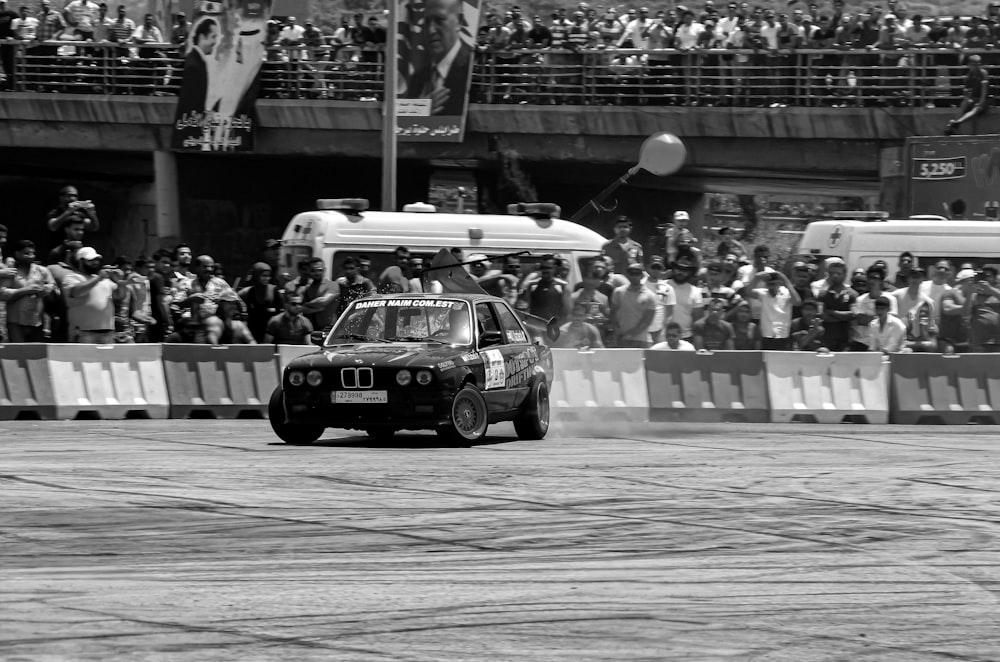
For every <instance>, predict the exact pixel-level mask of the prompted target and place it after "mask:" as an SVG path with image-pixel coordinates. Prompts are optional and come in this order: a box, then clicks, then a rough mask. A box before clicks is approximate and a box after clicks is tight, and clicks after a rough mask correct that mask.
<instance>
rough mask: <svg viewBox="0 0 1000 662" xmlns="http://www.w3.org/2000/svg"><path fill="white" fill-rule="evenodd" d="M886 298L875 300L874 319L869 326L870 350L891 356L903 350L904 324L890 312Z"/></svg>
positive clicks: (904, 338) (887, 298)
mask: <svg viewBox="0 0 1000 662" xmlns="http://www.w3.org/2000/svg"><path fill="white" fill-rule="evenodd" d="M890 310H891V304H890V303H889V297H888V296H881V297H879V298H878V299H876V300H875V319H873V320H872V322H871V324H870V328H871V350H872V351H873V352H882V353H884V354H892V353H895V352H898V351H900V350H901V349H902V348H903V341H904V340H906V324H905V323H903V321H902V320H901V319H899V318H898V317H896V316H895V315H893V314H892V313H891V312H889V311H890Z"/></svg>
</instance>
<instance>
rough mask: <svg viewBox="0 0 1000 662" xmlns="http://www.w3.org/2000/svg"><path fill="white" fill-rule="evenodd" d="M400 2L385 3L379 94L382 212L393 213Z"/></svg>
mask: <svg viewBox="0 0 1000 662" xmlns="http://www.w3.org/2000/svg"><path fill="white" fill-rule="evenodd" d="M398 2H399V0H386V7H387V8H388V10H389V25H388V26H387V28H386V39H385V42H386V43H385V62H384V65H383V76H382V77H383V79H384V80H385V90H384V92H383V94H382V98H383V99H384V102H383V105H382V210H383V211H396V78H397V77H398V75H399V70H398V68H397V66H398V65H397V63H396V52H397V50H398V46H399V45H398V44H397V40H398V39H399V25H398V23H397V22H396V21H397V19H396V10H397V3H398Z"/></svg>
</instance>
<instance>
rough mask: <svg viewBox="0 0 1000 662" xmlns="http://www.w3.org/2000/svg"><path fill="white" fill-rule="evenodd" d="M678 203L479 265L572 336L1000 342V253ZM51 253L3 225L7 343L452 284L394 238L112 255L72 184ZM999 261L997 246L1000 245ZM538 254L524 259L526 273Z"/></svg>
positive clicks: (218, 332) (151, 332) (729, 344)
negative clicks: (831, 230) (599, 245)
mask: <svg viewBox="0 0 1000 662" xmlns="http://www.w3.org/2000/svg"><path fill="white" fill-rule="evenodd" d="M690 222H691V219H690V217H689V215H688V213H687V212H685V211H678V212H675V213H674V214H673V216H672V219H671V221H670V222H667V223H663V224H661V225H659V226H658V227H657V232H656V234H655V235H654V236H652V237H650V238H649V239H648V241H646V242H645V245H643V244H641V243H639V242H638V241H636V240H635V239H634V238H632V236H631V233H632V223H631V221H630V220H629V219H628V218H627V217H624V216H622V217H619V218H618V219H617V221H616V223H615V236H614V237H613V238H612V239H610V240H609V241H608V242H607V244H605V246H604V249H603V251H602V255H601V256H600V257H598V258H596V259H593V260H592V261H589V262H587V263H586V264H585V265H583V268H582V274H581V279H580V282H578V283H575V286H573V287H571V286H570V282H571V278H570V273H571V271H572V265H571V264H570V263H569V261H568V260H566V259H563V258H559V257H556V256H552V255H545V256H542V257H541V258H540V259H539V260H538V261H537V262H536V263H534V264H531V265H525V264H522V258H521V256H520V255H508V256H505V257H504V258H503V259H502V260H501V259H498V260H497V261H496V263H494V261H492V260H491V259H490V258H489V257H487V256H486V255H483V254H472V255H463V254H462V251H461V250H459V249H452V252H453V253H454V254H455V257H456V258H457V259H458V260H459V261H460V262H462V263H463V264H465V265H466V268H467V269H468V271H469V275H470V276H471V278H472V279H474V280H475V281H476V282H478V284H479V285H480V286H481V287H482V288H483V289H484V290H485V291H487V292H489V293H490V294H494V295H496V296H499V297H502V298H504V299H506V300H507V301H508V302H509V303H510V304H511V305H512V306H514V307H515V308H517V309H519V310H521V311H523V312H525V313H528V314H530V315H534V316H535V317H538V318H541V319H542V320H544V321H547V320H550V319H552V318H556V320H557V322H558V323H559V324H560V328H561V331H562V333H561V336H560V338H559V340H558V341H557V346H559V347H576V348H599V347H622V348H652V349H664V350H667V349H669V350H761V349H763V350H801V351H831V352H840V351H882V352H900V351H902V352H945V353H951V352H1000V281H998V278H997V269H996V266H985V267H983V268H982V269H979V270H977V269H975V268H974V267H973V265H972V264H971V263H970V264H964V263H960V264H953V263H951V262H949V261H947V260H943V261H940V262H937V263H935V264H934V265H932V266H931V267H930V268H929V273H928V271H925V269H924V268H923V267H921V266H920V265H918V264H917V260H916V259H915V258H914V257H913V255H911V254H910V253H905V252H904V253H902V254H901V255H900V256H899V260H898V264H897V265H896V267H897V270H896V271H895V272H894V273H890V267H889V265H888V264H887V263H886V262H884V261H882V260H879V261H877V262H875V263H873V264H871V265H865V266H864V267H859V268H857V269H855V270H854V272H853V273H851V274H848V266H847V265H846V264H845V263H844V261H843V260H841V259H839V258H828V259H826V260H824V261H822V262H814V261H810V260H795V261H793V262H791V263H789V264H787V265H785V267H786V268H785V269H784V270H782V269H781V268H779V266H781V265H778V264H776V263H774V262H773V261H772V255H771V250H770V248H769V247H768V246H767V245H765V244H758V245H757V246H755V247H753V248H752V249H750V250H748V249H746V248H745V247H744V246H743V244H742V243H741V242H740V240H739V239H738V238H737V237H736V236H735V235H736V233H735V232H734V231H733V230H731V229H729V228H722V229H721V230H720V231H719V235H720V240H719V241H718V242H717V243H716V244H715V246H714V248H713V250H712V251H711V253H712V254H711V255H708V254H706V252H705V251H703V250H702V249H701V247H700V242H699V239H698V238H697V237H696V236H695V234H694V233H693V232H692V231H691V230H690V227H689V225H690ZM47 227H48V229H49V230H50V231H52V233H53V246H54V247H53V248H52V250H51V251H49V252H48V253H47V255H45V256H43V252H42V251H40V250H39V249H38V247H37V246H36V245H35V244H34V243H33V242H31V241H28V240H23V239H22V240H18V241H15V242H13V244H12V246H11V247H8V246H7V234H8V233H7V228H5V227H3V226H0V259H3V258H4V256H5V255H6V256H7V257H6V259H5V260H4V261H3V263H2V264H3V267H2V268H0V315H2V316H3V319H2V321H0V340H2V341H5V342H79V343H99V344H106V343H144V342H181V343H210V344H244V343H246V344H253V343H279V344H306V343H308V342H309V340H308V339H309V336H310V334H311V333H312V332H313V331H320V330H326V329H329V328H330V327H331V326H332V325H333V323H334V322H335V321H336V319H337V318H338V317H339V315H340V313H341V312H343V311H344V310H345V309H346V307H347V306H348V305H349V304H350V303H351V302H352V301H354V300H356V299H358V298H360V297H364V296H367V295H370V294H374V293H405V292H426V293H440V292H442V291H444V290H445V288H444V286H443V285H442V283H441V282H440V281H439V280H437V279H436V276H435V272H434V271H433V270H430V269H428V266H429V265H428V264H427V263H426V262H425V258H423V257H422V256H419V255H416V254H412V253H411V252H410V251H409V250H408V249H407V248H406V247H403V246H400V247H398V248H396V250H395V252H394V255H393V258H392V261H393V263H392V264H391V265H390V266H388V267H387V268H385V269H383V270H382V271H381V272H379V273H375V272H374V271H373V270H372V260H371V259H369V258H368V257H367V256H365V255H357V256H355V255H348V256H346V257H344V258H342V259H340V260H339V264H338V265H337V267H338V269H339V273H338V274H336V275H335V276H334V275H332V274H330V273H328V268H327V265H326V264H325V262H324V261H323V259H321V258H319V257H312V258H309V259H304V260H301V261H299V262H298V263H297V264H296V265H295V267H296V273H294V274H290V273H287V272H285V271H282V270H281V269H279V266H278V257H279V253H280V244H281V242H280V241H279V240H275V239H271V240H268V241H267V242H266V244H265V245H264V246H263V249H262V253H261V259H260V261H259V262H257V263H255V264H254V265H253V267H252V268H251V269H250V271H249V273H247V274H246V275H243V276H240V277H239V278H238V279H236V280H235V282H232V283H231V282H230V280H229V279H228V278H227V277H226V274H225V272H224V270H223V268H222V266H221V265H220V264H218V263H216V261H215V260H214V259H213V258H212V257H211V256H210V255H207V254H198V253H197V252H196V251H195V250H193V248H192V247H191V246H189V245H187V244H184V243H182V244H179V245H176V246H174V247H172V248H170V249H166V248H164V249H161V250H158V251H157V252H156V253H154V254H153V255H152V256H149V257H147V256H140V257H138V258H137V259H135V260H132V259H130V258H128V257H125V256H121V257H118V258H117V259H115V260H113V261H111V262H110V263H109V261H106V260H104V258H103V256H102V255H101V254H100V253H99V252H98V251H97V250H95V249H94V248H93V247H92V246H91V245H88V242H87V238H86V235H87V233H88V232H93V231H95V230H97V229H98V228H99V227H100V223H99V218H98V214H97V210H96V208H95V206H94V205H93V203H91V202H90V201H87V200H81V199H80V198H79V195H78V191H77V189H76V188H75V187H73V186H66V187H64V188H63V189H62V190H61V191H60V194H59V202H58V204H57V206H56V207H55V208H54V209H52V210H51V211H50V212H49V213H48V218H47ZM998 261H1000V256H998ZM526 267H527V268H526Z"/></svg>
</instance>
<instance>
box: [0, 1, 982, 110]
mask: <svg viewBox="0 0 1000 662" xmlns="http://www.w3.org/2000/svg"><path fill="white" fill-rule="evenodd" d="M827 1H828V0H824V2H823V3H822V4H821V3H818V2H811V3H809V4H805V2H803V3H801V4H800V3H797V2H796V3H787V5H784V6H783V8H782V10H775V9H773V8H770V7H768V6H765V5H761V4H750V3H747V2H729V3H726V4H723V3H721V2H720V3H719V5H718V6H716V3H715V0H702V2H701V3H700V4H699V5H695V4H694V3H691V4H687V5H686V4H680V5H677V6H675V7H671V8H669V9H655V10H651V9H649V8H647V7H640V8H637V9H627V10H625V9H620V8H605V7H600V6H591V5H589V4H587V3H580V4H578V5H577V6H576V9H575V10H567V9H564V8H560V9H559V10H557V11H555V12H553V13H552V14H551V15H550V16H548V17H543V16H540V15H534V16H525V15H524V14H523V13H522V11H521V9H520V8H519V7H518V6H516V5H515V6H512V7H511V8H510V9H509V10H507V11H504V12H488V13H486V14H485V15H484V16H483V18H482V20H481V27H479V28H478V30H477V33H476V38H477V42H478V48H479V55H478V56H477V57H479V62H480V66H479V68H478V71H479V74H478V75H477V76H476V77H474V78H476V79H477V80H478V82H477V84H476V85H474V87H473V99H474V100H476V101H484V100H485V101H497V100H499V101H518V100H520V101H521V102H523V103H546V102H548V103H570V102H573V103H579V102H581V101H582V99H581V98H579V95H577V96H574V94H576V93H578V92H579V88H581V87H583V82H584V78H583V77H581V76H582V74H581V71H582V69H580V65H584V68H587V70H588V71H590V73H591V74H592V82H593V84H594V86H595V89H593V90H591V94H592V97H593V99H594V100H596V102H599V103H652V104H673V103H677V104H686V105H724V104H739V105H746V104H750V105H770V106H782V105H786V104H789V103H796V102H797V101H795V100H796V99H799V100H801V98H802V97H803V96H807V97H809V98H810V99H812V100H816V99H819V100H821V101H822V102H823V103H828V104H831V105H853V104H854V103H857V104H864V103H870V102H872V103H874V102H879V103H888V102H894V103H900V104H907V103H915V102H918V101H919V102H920V103H927V104H934V103H935V100H936V99H937V101H938V103H947V104H949V105H952V104H958V103H959V101H957V99H961V98H965V99H967V100H969V103H968V104H967V105H968V106H969V108H967V109H966V110H968V111H972V110H974V109H975V108H974V107H976V106H981V107H983V108H985V107H986V106H988V105H989V103H990V100H989V93H988V88H989V85H988V70H989V68H990V67H991V66H993V65H998V64H1000V50H994V49H995V47H996V45H998V44H1000V3H997V2H992V3H990V4H989V6H988V7H987V9H986V11H985V12H984V14H983V15H981V16H979V15H973V16H922V15H920V14H913V13H911V12H909V11H908V10H907V8H906V7H905V6H904V5H903V4H901V3H900V2H898V0H888V1H887V2H886V4H885V5H876V4H872V5H868V6H867V7H866V8H864V9H861V10H857V11H851V10H850V9H849V8H847V7H846V5H845V3H844V0H832V1H831V2H830V4H827ZM188 29H189V24H188V21H187V18H186V17H185V16H184V15H183V14H179V15H177V17H176V20H175V22H174V24H173V25H172V26H170V29H169V30H168V31H166V33H164V32H163V31H162V30H161V28H160V26H158V25H156V22H155V18H154V16H153V15H152V14H147V15H145V16H144V17H143V18H142V20H139V21H136V20H133V19H132V18H130V17H129V16H127V10H126V8H125V7H124V5H118V6H117V7H116V11H115V13H114V14H113V15H112V13H111V12H109V9H108V5H107V4H106V3H95V2H93V0H72V1H71V2H69V3H68V4H66V6H65V7H64V8H62V9H61V10H57V9H54V8H53V7H52V6H51V4H50V0H41V1H40V5H39V7H38V9H37V10H36V9H34V8H32V7H29V6H27V5H24V6H21V7H19V9H18V11H16V12H15V11H13V10H9V9H7V8H6V4H5V2H2V1H0V40H3V39H16V40H20V41H21V42H23V43H24V44H26V45H27V50H26V55H27V56H29V59H30V57H31V56H35V57H36V58H37V57H38V56H48V57H53V56H59V58H60V59H59V61H61V62H63V63H64V65H65V66H64V67H63V69H65V70H66V71H67V72H68V74H73V72H74V71H75V72H76V73H75V74H74V75H75V78H74V79H73V81H71V82H82V83H83V85H78V87H80V88H81V90H89V89H92V88H94V87H95V86H99V85H97V83H94V82H93V81H89V80H87V79H86V76H84V75H83V74H82V73H80V72H85V71H86V69H87V67H94V66H97V64H95V58H97V57H98V56H102V57H107V56H108V54H110V55H111V56H113V57H112V59H114V60H115V61H117V62H119V64H120V63H123V62H124V63H131V65H134V67H138V69H139V71H138V72H133V77H134V78H136V80H135V81H132V82H133V83H134V84H132V85H126V86H121V85H117V86H116V87H115V89H114V90H109V91H113V92H115V93H120V92H122V91H125V92H129V91H132V92H133V93H137V92H138V93H141V92H142V91H143V90H149V91H150V92H149V93H159V94H165V93H175V92H176V87H177V82H178V81H179V80H180V73H181V72H180V71H179V68H178V67H176V66H175V65H176V63H177V62H175V61H176V60H177V57H178V50H177V46H178V45H180V44H183V42H184V40H185V39H186V37H187V34H188ZM386 37H387V30H386V22H385V16H384V13H383V12H378V13H375V14H367V15H366V14H363V13H354V14H350V15H345V16H343V17H341V19H340V24H339V26H338V27H337V28H336V29H334V30H332V31H331V30H329V29H324V27H323V26H321V25H319V24H315V23H313V22H311V21H306V22H304V23H300V22H299V21H298V19H296V17H294V16H290V17H286V18H282V19H274V20H272V21H270V22H269V24H268V29H267V32H266V37H265V38H266V42H267V46H268V50H267V56H266V57H267V60H268V63H266V66H265V71H266V73H267V74H268V76H266V78H267V81H266V84H265V86H264V88H265V89H264V94H265V95H268V96H287V97H302V98H330V97H337V98H339V97H340V96H343V95H344V94H345V93H350V92H351V91H352V90H353V91H354V92H357V93H358V94H362V95H365V94H367V95H373V94H377V92H378V82H379V80H380V76H381V73H380V71H381V65H380V64H379V63H381V61H382V59H383V52H384V49H385V42H386ZM59 42H63V43H62V44H60V43H59ZM79 42H94V43H96V44H103V45H105V46H112V48H106V49H104V50H101V51H98V49H87V48H84V47H81V45H80V43H79ZM167 42H169V43H167ZM12 49H13V47H12V46H2V47H0V52H2V54H3V58H2V62H0V64H2V65H3V69H4V71H5V72H6V74H5V76H4V85H6V86H8V87H9V86H11V85H12V84H13V75H12V73H11V72H12V71H13V57H14V51H13V50H12ZM803 50H804V51H805V52H807V53H808V55H805V56H803V58H805V59H801V58H799V57H798V56H797V55H796V54H797V53H798V52H799V51H803ZM968 50H974V51H977V52H979V53H980V54H978V55H971V56H966V54H965V53H964V51H968ZM817 51H822V52H817ZM102 54H103V55H102ZM171 58H173V59H171ZM171 62H173V63H174V64H171ZM966 64H969V65H971V64H975V65H976V66H975V67H970V69H969V70H968V71H966V72H965V74H964V79H962V80H961V84H960V87H961V91H960V92H959V85H958V84H957V80H958V79H957V78H956V80H952V78H953V77H956V76H958V74H959V72H960V69H956V68H957V67H961V66H963V65H966ZM131 65H130V66H131ZM588 67H589V68H588ZM143 68H145V69H152V71H145V72H144V71H143ZM27 69H28V71H27V73H28V74H32V73H34V74H35V75H34V80H35V84H33V87H34V88H41V91H58V90H67V91H68V90H69V88H70V87H72V86H67V85H65V84H63V85H61V86H59V85H54V84H53V85H47V86H46V85H41V84H37V80H38V75H37V73H38V71H41V70H42V68H40V67H39V66H35V67H32V66H28V68H27ZM57 69H58V67H57ZM347 74H350V75H351V76H354V77H357V76H361V77H362V78H366V79H371V80H369V81H368V82H369V83H372V84H371V85H357V84H356V83H357V81H350V80H348V79H347V78H345V75H347ZM806 79H807V80H806ZM158 81H159V83H158ZM622 86H624V87H622ZM914 86H916V87H918V88H920V94H919V95H916V94H914V91H913V89H912V88H913V87H914ZM616 87H618V88H619V89H617V90H616V89H615V88H616ZM120 88H123V89H120ZM570 88H572V89H575V90H576V92H573V91H572V90H571V89H570ZM560 90H562V91H561V92H560ZM803 90H808V92H807V93H806V94H803ZM915 96H920V99H915V98H914V97H915ZM372 98H374V97H372ZM623 99H624V101H623ZM962 114H964V111H963V113H960V114H959V117H957V118H956V119H960V116H961V115H962Z"/></svg>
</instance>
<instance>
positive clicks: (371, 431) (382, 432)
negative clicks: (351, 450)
mask: <svg viewBox="0 0 1000 662" xmlns="http://www.w3.org/2000/svg"><path fill="white" fill-rule="evenodd" d="M365 434H367V435H368V436H369V437H370V438H372V439H374V440H375V441H383V442H385V441H392V438H393V437H394V436H396V430H395V428H367V429H365Z"/></svg>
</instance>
